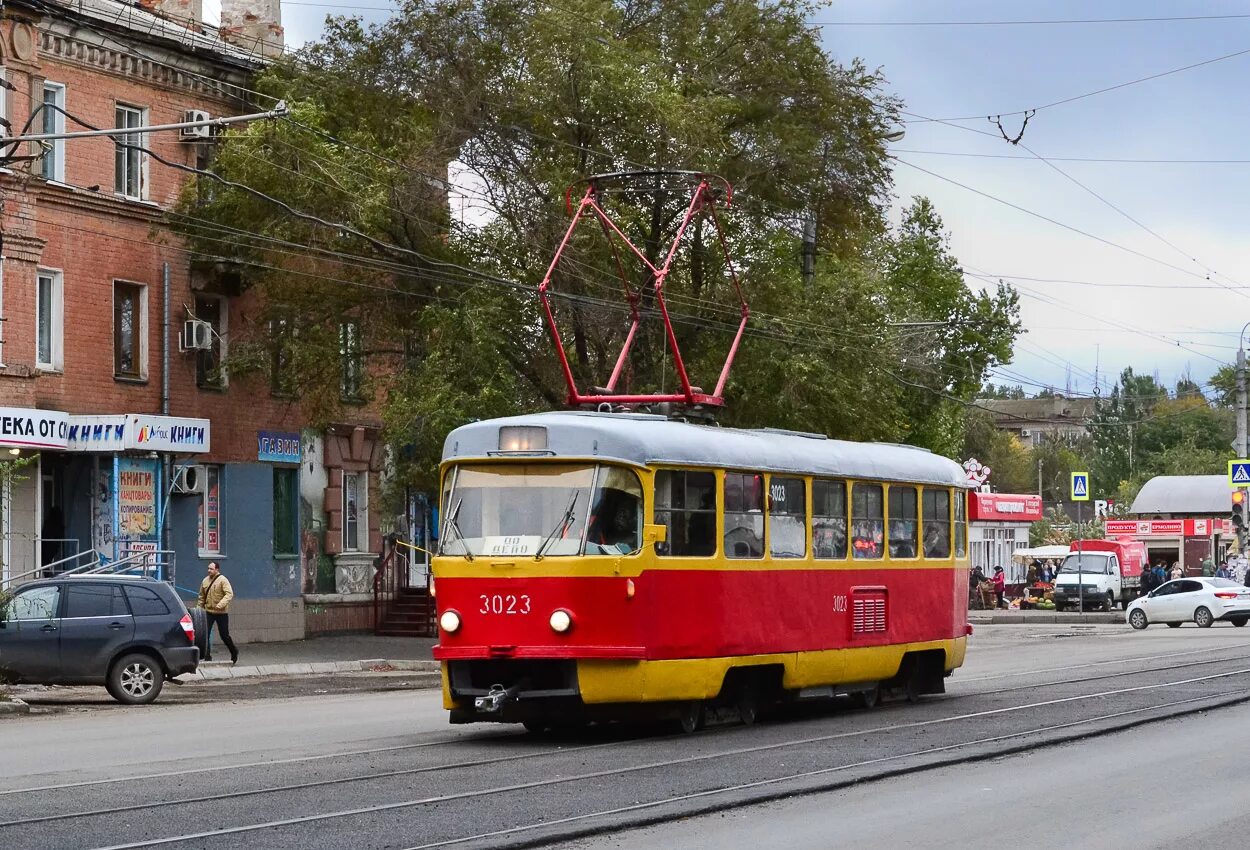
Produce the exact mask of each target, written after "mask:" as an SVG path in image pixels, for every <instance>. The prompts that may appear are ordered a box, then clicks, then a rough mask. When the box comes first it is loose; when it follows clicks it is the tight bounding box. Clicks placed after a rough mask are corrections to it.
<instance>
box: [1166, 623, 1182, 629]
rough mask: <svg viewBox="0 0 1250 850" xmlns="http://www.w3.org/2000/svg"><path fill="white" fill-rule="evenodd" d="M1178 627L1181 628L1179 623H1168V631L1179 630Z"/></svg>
mask: <svg viewBox="0 0 1250 850" xmlns="http://www.w3.org/2000/svg"><path fill="white" fill-rule="evenodd" d="M1180 627H1181V624H1180V623H1168V628H1169V629H1179V628H1180Z"/></svg>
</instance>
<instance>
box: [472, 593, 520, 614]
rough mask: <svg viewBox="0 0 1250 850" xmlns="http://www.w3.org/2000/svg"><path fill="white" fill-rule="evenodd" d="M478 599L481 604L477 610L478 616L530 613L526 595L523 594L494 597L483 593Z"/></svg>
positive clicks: (500, 594) (501, 594)
mask: <svg viewBox="0 0 1250 850" xmlns="http://www.w3.org/2000/svg"><path fill="white" fill-rule="evenodd" d="M478 599H480V600H481V602H482V607H481V608H480V609H479V610H478V613H479V614H528V613H529V612H530V598H529V595H528V594H524V593H523V594H521V595H519V596H518V595H516V594H514V593H496V594H494V595H490V594H486V593H483V594H481V595H480V596H479V597H478Z"/></svg>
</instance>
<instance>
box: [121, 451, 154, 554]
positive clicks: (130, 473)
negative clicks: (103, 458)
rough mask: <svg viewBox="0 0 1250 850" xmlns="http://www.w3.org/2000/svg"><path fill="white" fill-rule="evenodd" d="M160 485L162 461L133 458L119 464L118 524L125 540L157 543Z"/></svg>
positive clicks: (124, 459) (122, 460) (125, 459)
mask: <svg viewBox="0 0 1250 850" xmlns="http://www.w3.org/2000/svg"><path fill="white" fill-rule="evenodd" d="M159 485H160V465H159V461H155V460H146V459H144V460H138V459H131V458H123V459H121V460H119V461H118V464H117V512H118V523H117V524H118V532H119V534H118V536H119V537H120V538H121V539H122V540H125V541H131V542H136V543H137V542H141V541H146V542H151V543H155V542H156V540H157V533H158V532H157V518H158V511H159V505H158V496H157V494H158V492H159ZM129 548H130V549H132V550H133V549H137V548H142V547H133V546H132V547H129Z"/></svg>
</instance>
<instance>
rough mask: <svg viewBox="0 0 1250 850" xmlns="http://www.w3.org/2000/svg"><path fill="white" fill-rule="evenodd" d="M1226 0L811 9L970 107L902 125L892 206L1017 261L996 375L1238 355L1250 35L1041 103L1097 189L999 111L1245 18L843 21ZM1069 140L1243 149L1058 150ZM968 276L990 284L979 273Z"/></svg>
mask: <svg viewBox="0 0 1250 850" xmlns="http://www.w3.org/2000/svg"><path fill="white" fill-rule="evenodd" d="M386 5H387V4H386V3H385V2H383V0H357V4H356V5H354V6H351V7H326V6H317V5H311V0H310V3H308V4H297V3H292V2H284V3H283V16H284V23H285V25H286V32H287V42H288V44H289V45H291V46H295V45H298V44H301V43H303V42H304V41H306V40H308V39H313V38H316V37H317V36H318V35H319V33H320V32H321V29H322V21H323V20H324V17H325V15H326V14H327V13H352V14H360V15H362V17H364V18H365V19H366V20H367V21H382V20H385V17H386V13H385V11H362V7H365V6H372V7H384V6H386ZM1221 14H1228V15H1236V14H1250V9H1248V8H1247V7H1246V6H1245V5H1244V4H1241V3H1238V2H1234V0H1203V2H1178V0H1051V2H1035V1H1034V0H1029V2H1024V1H1023V0H1017V2H1012V3H1003V2H1001V0H997V2H989V0H964V1H963V2H957V0H926V2H917V0H836V2H834V3H832V4H831V5H830V7H829V8H828V9H826V10H824V11H822V12H820V13H818V14H817V15H816V16H814V18H815V20H816V21H820V22H825V23H828V25H826V26H823V27H822V31H823V33H824V36H825V43H826V45H827V47H828V49H829V50H830V52H831V53H832V54H833V55H834V56H835V58H837V59H838V60H840V61H844V62H849V61H850V60H851V59H853V58H855V57H860V58H862V59H863V60H864V61H865V62H866V63H867V64H868V65H869V66H870V67H880V68H881V69H882V70H883V72H884V73H885V76H886V77H887V79H888V80H889V89H890V91H892V92H893V93H895V94H896V95H898V96H899V97H901V98H902V99H903V100H904V101H905V108H906V109H907V110H908V111H909V112H913V113H915V114H917V115H920V116H926V117H929V118H939V119H950V118H957V119H961V120H958V121H954V122H952V123H954V124H956V125H958V126H950V125H949V124H941V123H934V122H924V121H918V120H915V119H910V120H909V123H908V124H907V134H906V137H905V138H904V139H902V140H901V141H899V142H897V143H895V144H894V145H893V148H894V151H895V153H896V154H897V156H898V158H899V160H900V162H901V163H909V164H910V165H904V164H900V165H898V167H897V168H896V170H895V178H896V193H897V195H898V203H897V204H896V209H895V215H896V217H897V212H898V209H897V208H898V206H899V205H902V204H905V203H907V202H908V201H909V199H910V198H911V197H912V196H914V195H918V194H923V195H927V196H928V197H930V198H932V199H933V201H934V203H935V204H936V206H937V208H938V210H939V212H940V213H941V214H942V216H943V218H944V219H945V222H946V226H947V229H948V230H949V231H950V233H951V242H952V247H953V250H954V253H955V255H956V256H957V257H958V258H959V260H960V262H961V263H963V265H964V268H965V270H967V271H969V272H972V273H975V274H987V275H990V276H992V277H1007V276H1012V277H1011V278H1009V280H1010V282H1012V283H1014V284H1015V285H1016V286H1017V288H1018V289H1019V291H1020V294H1021V317H1022V319H1023V321H1024V326H1025V329H1026V331H1027V333H1025V334H1024V335H1023V336H1022V337H1021V339H1020V341H1019V343H1018V344H1017V347H1016V356H1015V360H1014V362H1013V363H1012V364H1011V365H1009V366H1007V367H1005V370H1004V371H1003V372H1002V373H1001V374H1000V376H999V378H998V380H999V381H1000V382H1005V383H1013V384H1015V383H1025V386H1026V389H1028V390H1030V391H1036V390H1037V389H1038V386H1037V385H1049V386H1054V387H1057V388H1059V389H1063V388H1064V386H1065V385H1066V384H1067V383H1068V381H1069V372H1070V374H1071V379H1070V380H1071V388H1072V389H1073V391H1075V392H1078V393H1089V392H1090V391H1091V390H1092V389H1093V385H1094V371H1095V368H1096V367H1097V370H1098V374H1099V375H1100V376H1101V387H1102V391H1103V392H1106V391H1107V390H1108V389H1109V387H1110V384H1111V383H1112V382H1113V381H1114V378H1115V376H1116V375H1118V374H1119V372H1120V370H1121V369H1122V368H1123V367H1125V366H1133V367H1134V368H1135V369H1136V370H1137V371H1139V372H1147V373H1149V372H1155V371H1157V372H1158V374H1159V377H1160V379H1161V380H1163V381H1164V382H1165V383H1167V384H1168V385H1172V384H1174V383H1175V381H1176V380H1177V378H1178V377H1180V376H1182V375H1184V374H1186V373H1188V374H1190V375H1191V376H1192V377H1193V378H1194V379H1195V380H1197V381H1198V382H1199V383H1205V382H1206V381H1207V379H1208V378H1209V377H1210V375H1211V373H1212V372H1213V371H1214V370H1215V369H1217V368H1219V366H1220V365H1221V364H1223V363H1226V362H1231V361H1232V360H1233V358H1234V357H1235V352H1236V347H1237V338H1238V333H1239V332H1240V330H1241V328H1242V326H1243V325H1244V324H1245V323H1246V322H1247V321H1250V240H1248V239H1247V238H1246V235H1245V231H1246V227H1247V225H1246V222H1245V219H1246V215H1245V214H1246V212H1247V203H1246V198H1247V196H1248V195H1250V146H1248V145H1247V144H1246V139H1247V132H1246V130H1247V125H1248V124H1250V118H1248V117H1247V115H1246V109H1245V96H1244V91H1245V88H1246V86H1245V81H1246V80H1247V78H1248V77H1250V52H1248V53H1246V54H1245V55H1242V56H1237V57H1233V58H1229V59H1224V60H1221V61H1217V62H1212V63H1210V64H1207V65H1204V66H1202V67H1198V68H1193V69H1190V70H1186V71H1182V72H1179V73H1175V74H1171V75H1168V76H1164V77H1162V78H1159V79H1155V80H1150V81H1147V82H1142V83H1139V84H1136V85H1130V86H1126V87H1124V88H1120V89H1117V90H1115V91H1111V92H1107V93H1104V94H1099V95H1096V96H1093V97H1086V98H1083V99H1079V100H1076V101H1073V102H1071V103H1066V104H1060V105H1056V106H1051V107H1048V108H1044V109H1041V110H1039V111H1038V112H1037V113H1036V114H1035V115H1034V116H1033V117H1032V118H1031V119H1030V121H1029V124H1028V127H1027V129H1026V130H1025V132H1024V136H1023V139H1022V140H1021V144H1022V145H1027V146H1028V147H1029V148H1030V149H1031V150H1032V151H1033V152H1035V153H1036V154H1038V155H1040V156H1043V157H1046V158H1048V159H1050V161H1051V162H1052V163H1053V164H1054V165H1055V166H1057V167H1058V168H1060V169H1062V170H1063V171H1064V172H1066V173H1067V174H1068V175H1070V176H1071V177H1072V178H1073V179H1074V180H1075V181H1079V183H1080V184H1083V185H1084V186H1085V187H1087V188H1088V189H1089V190H1090V191H1086V190H1085V189H1083V188H1081V187H1080V186H1078V185H1077V183H1075V182H1072V181H1070V180H1069V179H1068V178H1067V177H1065V176H1064V175H1063V174H1061V173H1059V171H1056V170H1055V169H1053V168H1052V167H1051V166H1049V165H1047V164H1046V162H1044V161H1042V160H1040V159H1038V158H1036V157H1034V156H1033V154H1031V153H1029V152H1028V151H1025V150H1023V149H1021V148H1020V147H1013V146H1012V145H1010V144H1008V143H1007V142H1006V141H1004V140H1003V139H1002V138H1001V137H1000V136H999V135H998V129H997V128H996V127H995V125H994V124H993V123H990V122H988V121H986V120H985V117H984V116H986V115H996V114H1000V113H1009V112H1016V111H1018V110H1023V109H1028V108H1031V107H1038V106H1044V105H1046V104H1051V103H1054V102H1055V101H1060V100H1064V99H1066V98H1069V97H1074V96H1077V95H1082V94H1086V93H1089V92H1092V91H1094V90H1097V89H1101V88H1105V87H1109V86H1115V85H1118V84H1121V83H1126V82H1129V81H1131V80H1135V79H1138V78H1142V77H1147V76H1150V75H1153V74H1158V73H1161V72H1164V71H1170V70H1172V69H1176V68H1181V67H1182V66H1186V65H1192V64H1195V63H1200V62H1205V61H1207V60H1211V59H1215V58H1216V57H1221V56H1224V55H1226V54H1230V53H1235V52H1237V51H1243V50H1250V18H1242V19H1227V20H1194V21H1167V22H1142V23H1102V24H1066V25H1021V26H846V25H835V24H836V23H837V22H884V21H893V22H905V21H1004V20H1042V19H1045V20H1055V19H1089V18H1125V17H1132V18H1140V17H1152V16H1180V15H1221ZM969 116H977V117H974V118H969ZM1021 118H1022V116H1020V115H1011V116H1008V115H1005V114H1004V116H1003V119H1002V122H1003V127H1004V129H1005V130H1006V131H1007V132H1008V133H1009V134H1010V135H1013V136H1014V135H1015V133H1017V132H1019V129H1020V121H1021ZM961 127H962V128H966V129H960V128H961ZM973 130H976V131H981V132H982V133H984V132H988V133H991V134H992V135H982V134H981V133H978V132H972V131H973ZM968 154H982V155H997V156H1010V157H1015V158H1013V159H997V158H992V157H981V156H978V157H974V156H967V155H968ZM1066 157H1075V158H1095V159H1149V160H1237V159H1241V160H1245V162H1240V163H1229V162H1224V163H1219V164H1211V163H1181V162H1170V163H1137V162H1070V161H1064V160H1063V159H1061V158H1066ZM911 166H918V167H919V168H922V169H926V170H927V171H929V172H933V173H932V174H928V173H925V172H923V171H920V170H917V169H916V168H913V167H911ZM942 178H945V180H944V179H942ZM947 181H956V182H958V183H961V184H965V186H966V187H970V188H971V189H975V190H978V191H979V192H982V193H985V194H987V195H992V196H995V197H997V198H999V199H1001V200H1002V201H1007V202H1010V203H1011V204H1014V205H1016V206H1017V207H1022V208H1023V209H1024V210H1027V211H1029V212H1024V211H1021V210H1017V209H1013V208H1011V207H1009V206H1006V205H1004V204H1003V203H1000V202H998V201H995V200H992V199H991V198H987V197H984V196H983V195H978V194H976V193H974V192H973V191H970V189H969V188H964V187H961V186H957V185H954V184H953V183H950V182H947ZM1091 192H1092V193H1097V195H1100V196H1101V197H1102V198H1103V199H1105V201H1106V202H1105V203H1104V201H1102V200H1099V199H1098V198H1097V197H1095V196H1094V194H1091ZM1111 205H1114V207H1117V208H1118V209H1119V211H1117V210H1116V209H1113V208H1112V206H1111ZM1029 213H1034V214H1036V215H1030V214H1029ZM1036 216H1044V217H1046V218H1049V219H1053V220H1054V222H1057V223H1052V222H1048V221H1045V220H1043V219H1042V218H1039V217H1036ZM1130 218H1131V219H1135V220H1136V222H1137V223H1134V221H1132V220H1130ZM1067 228H1072V229H1067ZM1073 229H1074V230H1080V231H1084V233H1085V234H1087V235H1082V234H1081V233H1077V232H1074V230H1073ZM1100 240H1103V241H1100ZM1107 243H1113V244H1107ZM1132 252H1136V253H1132ZM1140 255H1145V257H1143V256H1140ZM1019 278H1033V280H1021V279H1019ZM969 283H970V285H973V286H981V285H983V281H982V279H978V278H976V277H972V276H970V277H969Z"/></svg>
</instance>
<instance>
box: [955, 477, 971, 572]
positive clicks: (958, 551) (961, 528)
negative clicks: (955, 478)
mask: <svg viewBox="0 0 1250 850" xmlns="http://www.w3.org/2000/svg"><path fill="white" fill-rule="evenodd" d="M967 512H968V494H967V493H965V492H964V491H963V490H957V491H955V557H956V558H962V557H963V556H964V554H965V553H966V552H967V549H968V513H967Z"/></svg>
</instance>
